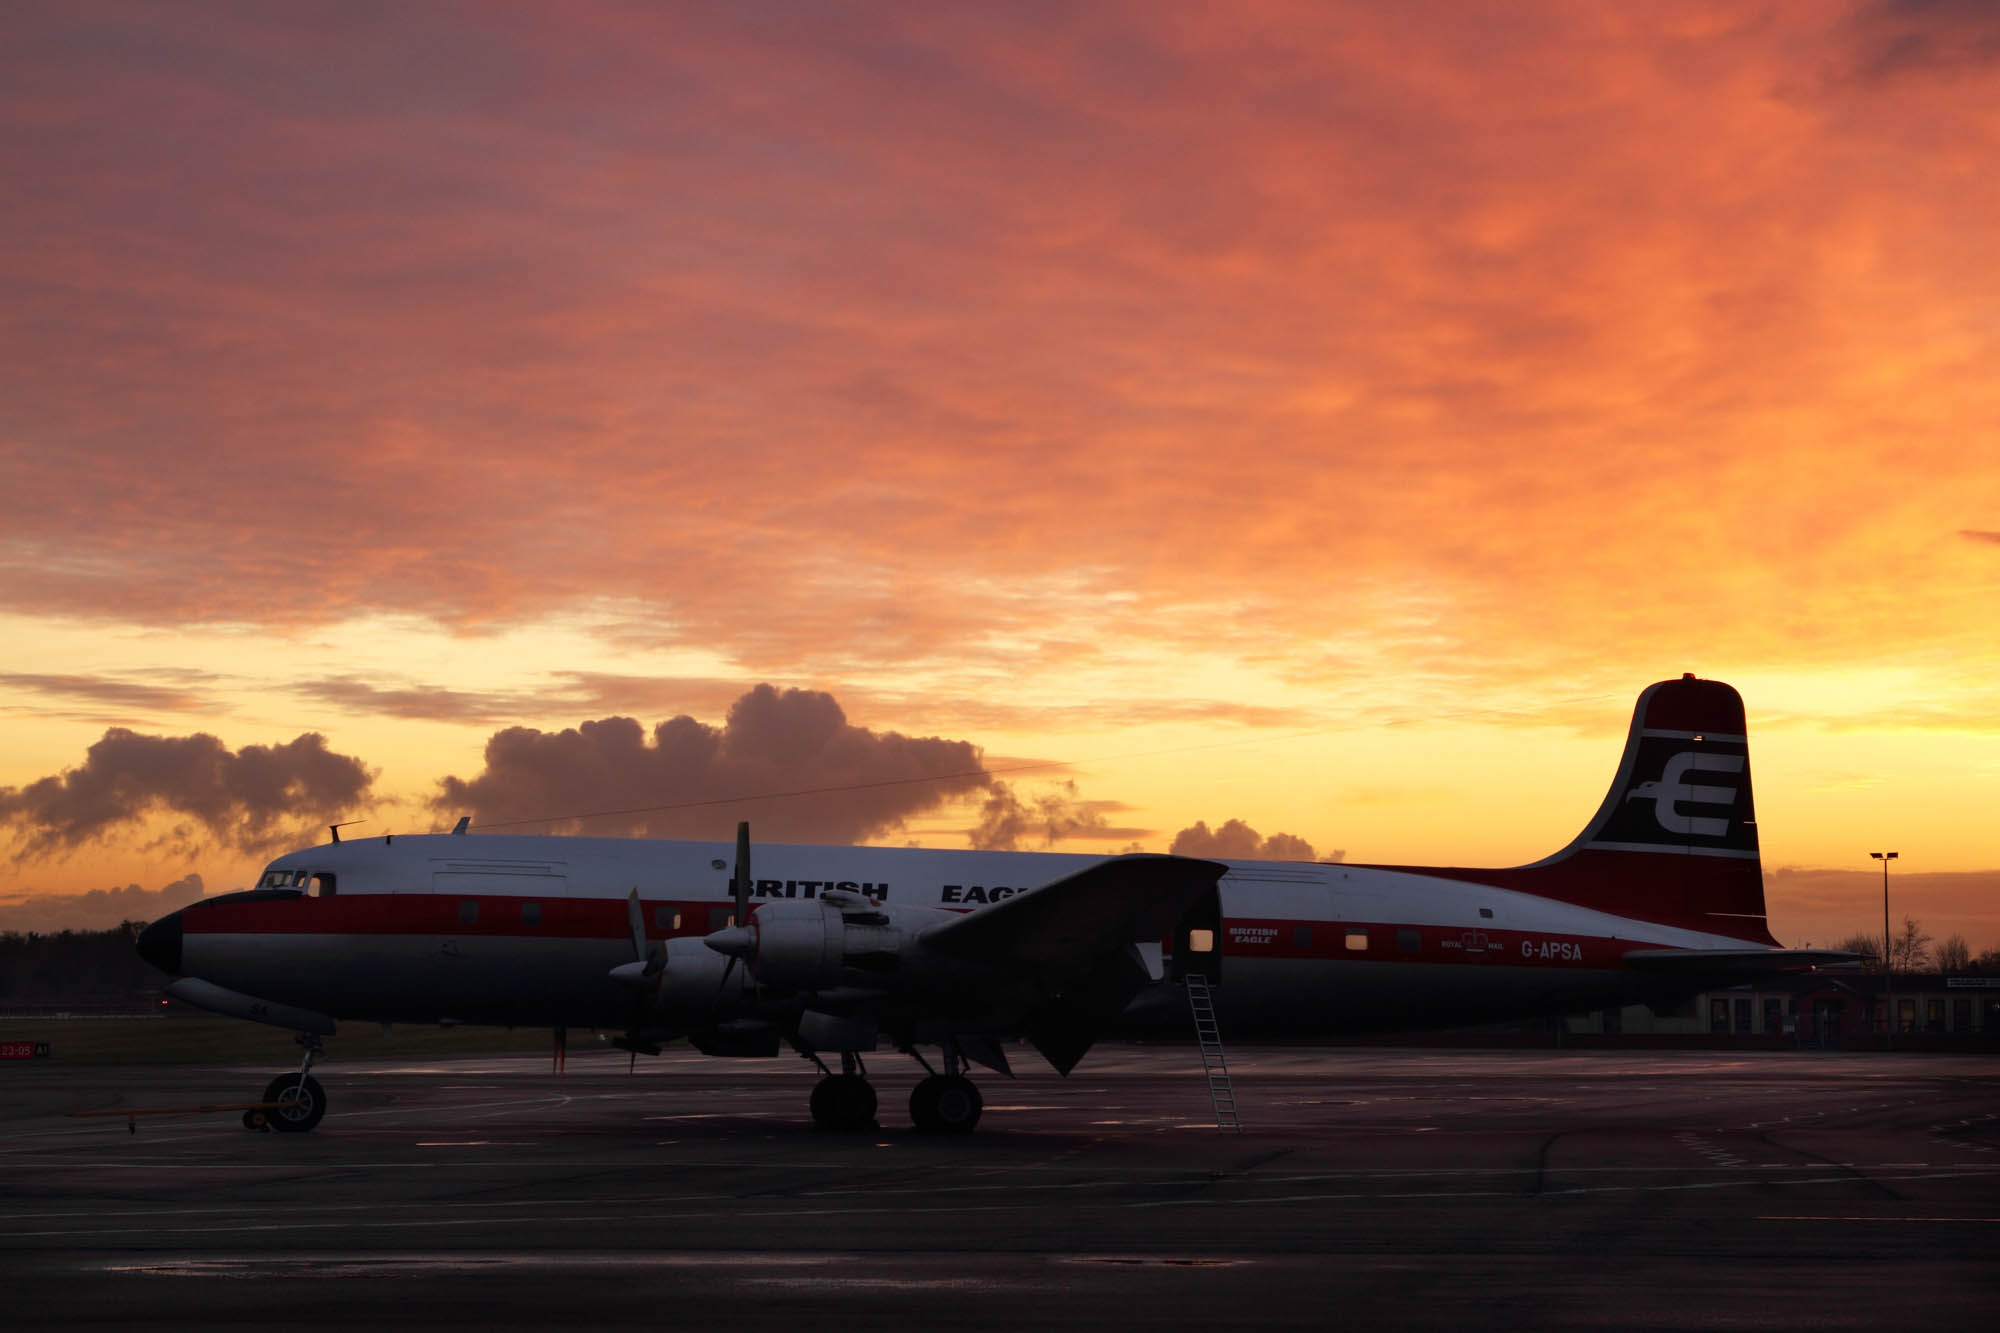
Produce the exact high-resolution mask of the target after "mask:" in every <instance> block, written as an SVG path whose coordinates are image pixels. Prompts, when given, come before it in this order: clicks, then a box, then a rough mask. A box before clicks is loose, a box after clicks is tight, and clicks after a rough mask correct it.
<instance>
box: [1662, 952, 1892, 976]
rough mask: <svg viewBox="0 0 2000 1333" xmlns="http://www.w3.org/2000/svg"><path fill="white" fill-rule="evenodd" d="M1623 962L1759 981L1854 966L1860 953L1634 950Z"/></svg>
mask: <svg viewBox="0 0 2000 1333" xmlns="http://www.w3.org/2000/svg"><path fill="white" fill-rule="evenodd" d="M1624 962H1625V965H1626V966H1627V967H1629V968H1631V969H1632V970H1633V971H1635V972H1649V973H1652V974H1654V975H1656V976H1661V977H1668V978H1674V979H1681V978H1704V979H1719V980H1726V981H1756V980H1758V979H1759V978H1763V977H1772V978H1782V977H1789V976H1795V975H1799V974H1802V973H1810V972H1814V971H1816V970H1818V969H1820V968H1846V967H1852V966H1855V965H1857V964H1859V963H1860V962H1861V955H1860V954H1858V953H1846V952H1843V951H1842V950H1839V949H1634V950H1632V951H1631V952H1630V953H1628V954H1626V955H1625V958H1624Z"/></svg>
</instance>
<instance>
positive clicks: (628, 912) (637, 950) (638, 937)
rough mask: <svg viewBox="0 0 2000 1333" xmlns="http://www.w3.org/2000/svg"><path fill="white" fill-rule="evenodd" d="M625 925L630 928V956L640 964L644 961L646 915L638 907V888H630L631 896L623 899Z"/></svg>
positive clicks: (635, 886) (634, 886) (636, 886)
mask: <svg viewBox="0 0 2000 1333" xmlns="http://www.w3.org/2000/svg"><path fill="white" fill-rule="evenodd" d="M625 924H626V925H628V926H630V927H631V928H632V956H633V957H634V958H636V959H638V960H639V961H640V962H642V963H643V962H645V961H646V913H645V912H644V910H642V909H641V908H640V906H639V887H638V885H636V884H635V885H633V886H632V893H631V896H629V897H628V898H626V899H625Z"/></svg>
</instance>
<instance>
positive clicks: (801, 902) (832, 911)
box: [710, 895, 937, 991]
mask: <svg viewBox="0 0 2000 1333" xmlns="http://www.w3.org/2000/svg"><path fill="white" fill-rule="evenodd" d="M913 912H914V913H918V914H919V915H920V916H921V919H920V920H919V919H911V920H900V919H899V918H900V917H909V916H910V915H911V914H912V913H913ZM936 916H937V914H936V913H924V912H922V911H921V909H912V908H902V909H894V908H887V907H881V906H878V905H876V904H873V903H867V902H862V901H855V900H851V899H849V898H847V897H846V896H844V895H843V896H842V897H841V898H838V899H836V898H832V897H830V896H829V897H827V898H813V899H780V900H778V901H775V902H769V903H766V904H764V905H763V906H762V907H760V908H758V909H757V911H756V914H755V915H753V916H752V917H751V918H750V924H749V928H748V930H747V931H745V932H743V933H742V935H741V936H739V937H738V938H737V939H736V940H734V941H731V943H730V951H731V952H735V953H737V954H738V956H740V957H741V958H742V959H743V961H744V964H745V965H746V966H747V967H748V968H749V971H750V974H751V975H752V976H754V977H755V978H756V979H757V981H758V983H759V984H760V985H764V986H769V987H771V988H773V989H776V990H790V991H822V990H832V989H834V988H836V987H842V986H849V987H851V986H861V987H866V988H871V989H881V990H887V989H891V988H892V985H893V981H894V978H895V976H896V974H897V972H898V971H899V970H900V969H901V968H902V965H903V962H904V955H905V954H906V953H909V952H912V951H913V950H915V948H916V935H917V932H918V930H920V929H922V928H923V926H925V925H929V924H931V922H932V921H933V919H934V918H935V917H936ZM725 933H726V932H718V933H717V935H716V936H711V937H710V947H711V948H717V947H718V937H719V936H721V935H722V934H725ZM745 937H747V938H745Z"/></svg>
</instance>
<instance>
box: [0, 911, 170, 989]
mask: <svg viewBox="0 0 2000 1333" xmlns="http://www.w3.org/2000/svg"><path fill="white" fill-rule="evenodd" d="M145 926H146V923H145V922H143V921H126V922H123V923H121V924H120V925H117V926H114V927H113V928H111V929H110V930H63V931H57V932H55V933H54V934H49V935H43V934H39V933H35V934H25V935H24V934H20V933H18V932H16V931H8V932H6V933H5V934H0V1005H13V1004H35V1005H51V1004H52V1005H70V1004H74V1005H101V1004H126V1003H143V1002H146V1001H150V1000H153V999H155V998H157V997H158V995H159V993H160V990H161V988H162V987H164V986H165V985H166V984H167V982H169V981H171V980H172V978H171V977H169V976H168V975H167V974H166V973H164V972H162V971H160V970H159V969H158V968H156V967H154V966H153V965H152V964H151V963H148V962H147V961H146V960H145V959H143V958H141V957H140V956H139V951H138V950H137V949H136V948H134V947H133V946H134V943H135V942H136V941H137V940H138V938H139V932H140V931H141V930H143V929H145Z"/></svg>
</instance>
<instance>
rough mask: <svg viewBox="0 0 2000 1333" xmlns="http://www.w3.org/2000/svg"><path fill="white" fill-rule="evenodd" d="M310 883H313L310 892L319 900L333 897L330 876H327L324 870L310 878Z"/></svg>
mask: <svg viewBox="0 0 2000 1333" xmlns="http://www.w3.org/2000/svg"><path fill="white" fill-rule="evenodd" d="M312 883H313V886H312V892H313V894H314V895H315V896H316V897H320V898H331V897H333V876H332V875H329V874H327V873H326V872H325V871H324V870H322V871H321V872H320V873H319V874H317V875H314V876H313V877H312Z"/></svg>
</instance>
